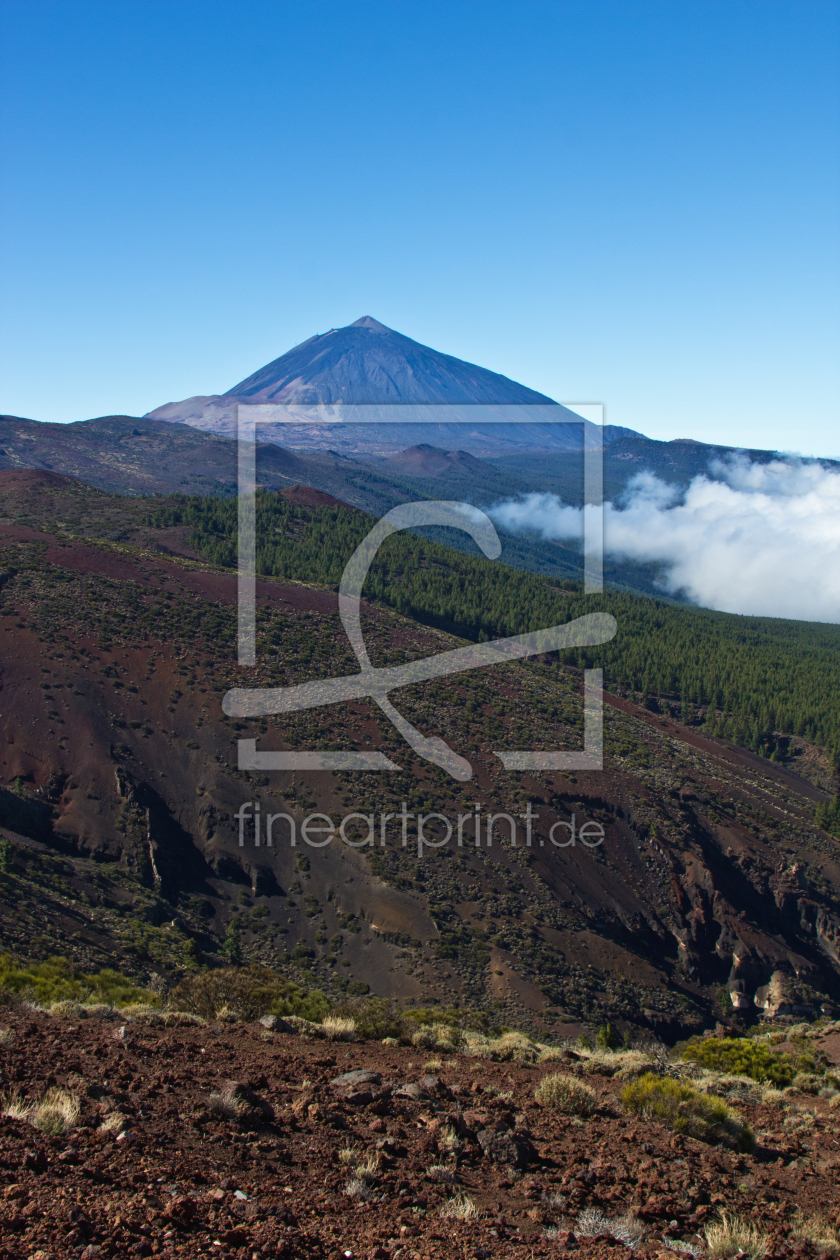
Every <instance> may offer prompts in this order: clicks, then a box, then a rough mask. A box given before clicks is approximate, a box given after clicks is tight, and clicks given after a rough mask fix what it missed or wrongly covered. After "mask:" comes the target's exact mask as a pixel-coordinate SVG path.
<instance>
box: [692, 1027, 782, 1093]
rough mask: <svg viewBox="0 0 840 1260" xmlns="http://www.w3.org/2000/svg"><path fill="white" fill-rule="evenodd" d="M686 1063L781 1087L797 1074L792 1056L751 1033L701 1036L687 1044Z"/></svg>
mask: <svg viewBox="0 0 840 1260" xmlns="http://www.w3.org/2000/svg"><path fill="white" fill-rule="evenodd" d="M682 1057H683V1061H684V1062H686V1063H697V1064H699V1066H700V1067H704V1068H709V1069H711V1070H712V1071H715V1072H726V1073H727V1074H728V1075H730V1076H749V1077H750V1078H751V1079H752V1080H754V1081H767V1082H768V1083H770V1084H773V1085H775V1086H776V1087H777V1088H778V1089H783V1088H784V1087H785V1086H786V1085H790V1084H791V1083H792V1081H793V1077H794V1074H795V1067H794V1063H793V1060H792V1059H791V1056H790V1055H789V1054H787V1053H780V1052H779V1051H773V1050H771V1049H770V1047H769V1046H767V1045H761V1044H760V1043H759V1042H756V1041H753V1039H752V1038H751V1037H697V1038H693V1039H692V1040H691V1041H689V1042H688V1044H687V1045H686V1046H685V1047H684V1049H683V1053H682Z"/></svg>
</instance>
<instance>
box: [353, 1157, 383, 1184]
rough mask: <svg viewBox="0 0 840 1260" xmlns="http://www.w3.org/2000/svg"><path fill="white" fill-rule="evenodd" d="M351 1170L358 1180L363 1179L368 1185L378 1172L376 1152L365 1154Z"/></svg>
mask: <svg viewBox="0 0 840 1260" xmlns="http://www.w3.org/2000/svg"><path fill="white" fill-rule="evenodd" d="M353 1171H354V1172H355V1174H356V1176H357V1177H358V1179H359V1181H363V1182H364V1183H365V1185H366V1186H369V1185H370V1183H371V1182H372V1181H375V1180H376V1176H377V1174H378V1172H379V1155H378V1153H377V1154H375V1155H367V1156H366V1157H365V1159H363V1160H362V1161H361V1163H358V1164H357V1165H356V1167H355V1169H354V1170H353Z"/></svg>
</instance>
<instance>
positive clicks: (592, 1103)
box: [534, 1072, 598, 1116]
mask: <svg viewBox="0 0 840 1260" xmlns="http://www.w3.org/2000/svg"><path fill="white" fill-rule="evenodd" d="M534 1098H535V1099H536V1100H537V1102H538V1103H539V1105H540V1106H541V1107H550V1108H552V1109H553V1110H554V1111H563V1112H565V1113H566V1115H570V1116H589V1115H591V1114H592V1112H593V1111H594V1110H595V1107H596V1106H597V1103H598V1097H597V1094H596V1093H595V1091H594V1089H592V1088H591V1087H590V1086H589V1085H585V1084H584V1083H583V1081H578V1080H575V1078H574V1077H573V1076H567V1075H566V1074H565V1073H563V1072H555V1073H553V1074H552V1075H551V1076H544V1077H543V1078H542V1080H541V1081H540V1083H539V1085H538V1086H537V1088H536V1089H535V1090H534Z"/></svg>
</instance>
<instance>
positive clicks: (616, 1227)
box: [575, 1208, 647, 1248]
mask: <svg viewBox="0 0 840 1260" xmlns="http://www.w3.org/2000/svg"><path fill="white" fill-rule="evenodd" d="M646 1233H647V1230H646V1229H645V1226H644V1225H643V1224H642V1223H641V1221H637V1220H636V1218H635V1217H634V1216H630V1215H629V1214H627V1213H625V1215H624V1216H605V1215H604V1213H603V1212H599V1211H598V1210H597V1208H586V1209H585V1210H584V1211H583V1212H581V1214H580V1216H579V1217H578V1218H577V1221H576V1222H575V1234H577V1235H578V1236H579V1237H581V1238H597V1237H598V1235H599V1234H609V1235H610V1237H611V1238H615V1239H617V1240H618V1241H619V1242H622V1243H624V1245H625V1247H630V1248H633V1247H638V1245H639V1243H640V1242H641V1241H642V1239H643V1238H644V1236H645V1234H646Z"/></svg>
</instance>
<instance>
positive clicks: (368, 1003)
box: [333, 997, 405, 1041]
mask: <svg viewBox="0 0 840 1260" xmlns="http://www.w3.org/2000/svg"><path fill="white" fill-rule="evenodd" d="M333 1014H334V1015H338V1016H341V1017H344V1018H346V1019H352V1020H354V1021H355V1024H356V1036H357V1037H358V1038H359V1039H360V1040H361V1041H383V1040H384V1039H385V1038H386V1037H396V1038H399V1037H402V1036H403V1034H404V1022H405V1017H404V1015H403V1012H402V1009H401V1007H400V1006H399V1005H398V1004H397V1003H396V1002H392V1001H390V1000H389V999H388V998H378V997H354V998H348V999H347V1000H346V1001H344V1002H339V1004H338V1005H337V1006H336V1007H335V1009H334V1011H333Z"/></svg>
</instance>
